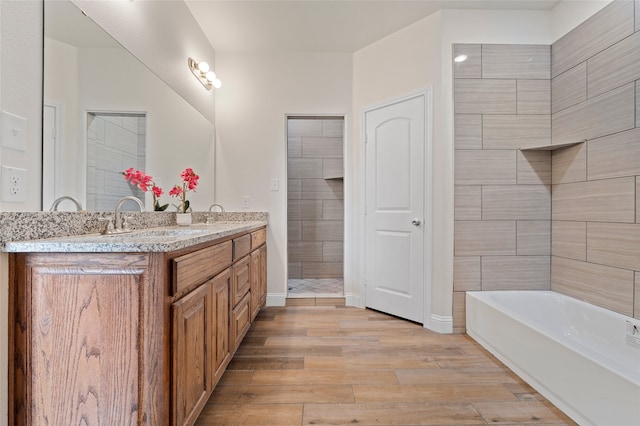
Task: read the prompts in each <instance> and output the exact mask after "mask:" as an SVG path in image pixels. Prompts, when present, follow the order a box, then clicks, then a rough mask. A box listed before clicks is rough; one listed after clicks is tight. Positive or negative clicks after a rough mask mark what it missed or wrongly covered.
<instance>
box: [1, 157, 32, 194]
mask: <svg viewBox="0 0 640 426" xmlns="http://www.w3.org/2000/svg"><path fill="white" fill-rule="evenodd" d="M2 201H6V202H12V203H23V202H25V201H27V170H26V169H19V168H17V167H9V166H2Z"/></svg>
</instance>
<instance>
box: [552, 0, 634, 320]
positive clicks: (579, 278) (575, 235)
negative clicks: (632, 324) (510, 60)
mask: <svg viewBox="0 0 640 426" xmlns="http://www.w3.org/2000/svg"><path fill="white" fill-rule="evenodd" d="M634 7H635V9H636V10H635V11H634ZM637 9H640V2H638V1H636V2H633V1H627V0H623V1H615V2H612V3H611V4H609V5H608V6H607V7H605V8H604V9H603V10H602V11H600V12H599V13H597V14H596V15H594V16H593V17H591V18H590V19H588V20H587V21H586V22H584V23H583V24H581V25H580V26H578V27H577V28H576V29H575V30H573V31H572V32H570V33H569V34H567V35H566V36H564V37H563V38H562V39H560V40H558V41H557V42H556V43H554V44H553V46H552V48H551V55H552V74H553V80H552V82H551V87H552V94H551V95H552V96H551V99H552V102H551V110H552V112H553V116H552V140H553V143H554V144H556V143H565V142H577V141H579V140H581V139H588V141H587V142H586V143H584V144H581V145H578V146H574V147H572V148H566V149H559V150H557V151H553V154H552V160H551V161H552V183H553V186H552V201H551V205H552V210H553V214H552V231H551V249H552V262H551V288H552V289H553V290H555V291H559V292H562V293H566V294H569V295H570V296H573V297H577V298H579V299H583V300H587V301H589V302H590V303H594V304H596V305H599V306H602V307H605V308H607V309H612V310H614V311H617V312H620V313H623V314H625V315H630V316H635V317H636V318H640V304H639V299H640V289H639V288H638V287H639V285H638V275H639V272H638V271H640V223H639V221H638V219H639V216H640V200H639V198H638V197H639V195H638V194H639V193H640V179H639V178H638V176H639V175H640V120H638V115H639V114H640V112H639V110H640V109H639V108H638V105H639V104H638V99H639V98H638V96H639V94H638V88H639V87H640V86H639V84H638V83H639V81H640V32H638V29H639V28H638V22H636V26H635V27H634V25H633V22H634V14H635V16H638V14H639V13H640V11H639V10H637ZM636 21H637V19H636ZM634 31H635V33H634Z"/></svg>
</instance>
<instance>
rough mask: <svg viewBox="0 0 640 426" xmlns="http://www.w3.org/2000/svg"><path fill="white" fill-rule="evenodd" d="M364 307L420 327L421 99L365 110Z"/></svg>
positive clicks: (422, 216) (422, 255)
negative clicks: (406, 320)
mask: <svg viewBox="0 0 640 426" xmlns="http://www.w3.org/2000/svg"><path fill="white" fill-rule="evenodd" d="M364 123H365V131H366V136H365V137H366V141H365V157H366V158H365V163H366V164H365V168H366V172H365V173H366V184H365V185H366V188H365V191H366V192H365V198H366V209H365V222H366V223H365V244H366V246H365V257H366V260H365V274H366V275H365V285H366V290H365V304H366V306H367V307H369V308H372V309H376V310H379V311H383V312H386V313H389V314H392V315H396V316H399V317H402V318H406V319H409V320H412V321H416V322H419V323H424V303H425V302H424V291H425V285H424V283H425V281H424V272H425V250H424V239H425V149H426V95H425V94H420V95H417V96H414V97H410V98H406V99H403V100H400V101H397V102H393V103H389V104H386V105H384V106H381V107H378V108H373V109H370V110H367V111H365V116H364Z"/></svg>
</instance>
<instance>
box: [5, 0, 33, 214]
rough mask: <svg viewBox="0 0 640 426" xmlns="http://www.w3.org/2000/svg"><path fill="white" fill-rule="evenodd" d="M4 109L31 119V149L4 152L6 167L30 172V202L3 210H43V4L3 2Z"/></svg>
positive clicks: (28, 174) (29, 133) (13, 205)
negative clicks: (41, 200) (41, 205)
mask: <svg viewBox="0 0 640 426" xmlns="http://www.w3.org/2000/svg"><path fill="white" fill-rule="evenodd" d="M0 21H1V23H0V31H1V34H0V43H1V45H2V46H1V53H2V56H1V57H0V86H1V87H2V90H1V91H0V93H1V97H0V109H2V111H6V112H9V113H11V114H15V115H18V116H20V117H25V118H26V119H27V136H26V138H27V149H26V151H24V152H22V151H16V150H12V149H7V148H0V163H1V164H2V165H6V166H11V167H19V168H24V169H26V170H27V193H26V195H27V200H26V202H24V203H22V202H19V203H15V202H14V203H9V202H2V201H0V210H3V211H24V210H40V204H41V202H40V198H41V189H40V188H41V182H42V180H41V170H40V169H41V152H40V151H41V149H40V148H41V145H42V142H41V134H42V130H41V129H42V90H41V89H42V3H41V2H36V1H0Z"/></svg>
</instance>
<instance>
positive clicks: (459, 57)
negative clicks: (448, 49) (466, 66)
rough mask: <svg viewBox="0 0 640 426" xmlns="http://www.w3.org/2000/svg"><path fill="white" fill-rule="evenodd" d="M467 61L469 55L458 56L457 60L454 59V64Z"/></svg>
mask: <svg viewBox="0 0 640 426" xmlns="http://www.w3.org/2000/svg"><path fill="white" fill-rule="evenodd" d="M466 60H467V55H458V56H456V57H455V58H453V61H454V62H458V63H459V62H464V61H466Z"/></svg>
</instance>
